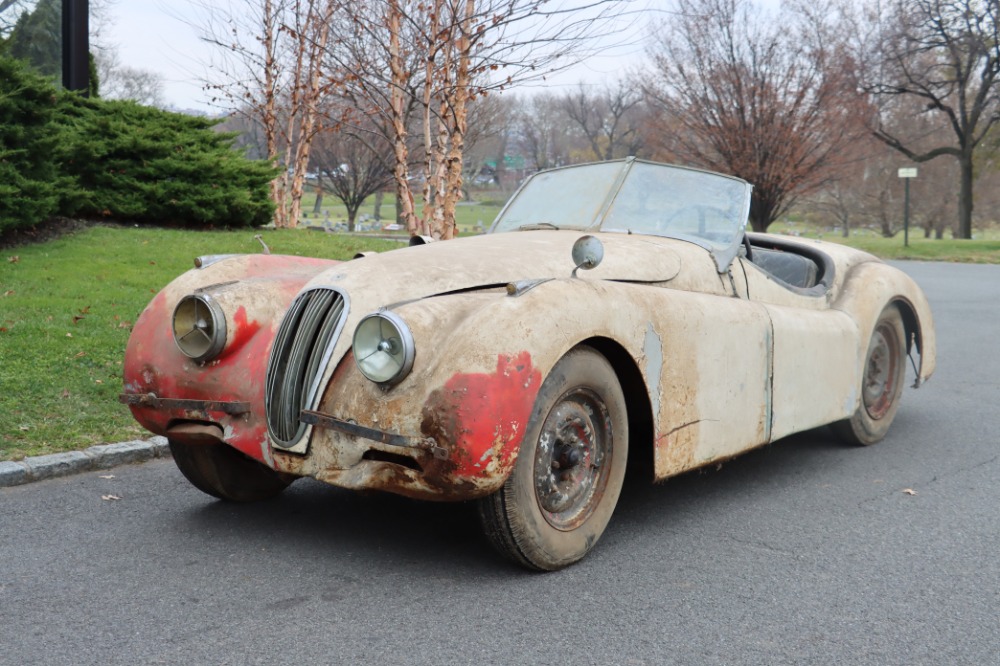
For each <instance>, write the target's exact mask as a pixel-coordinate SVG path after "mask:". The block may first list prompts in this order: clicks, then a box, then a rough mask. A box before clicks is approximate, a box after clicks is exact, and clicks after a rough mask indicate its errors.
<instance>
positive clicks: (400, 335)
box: [351, 310, 416, 388]
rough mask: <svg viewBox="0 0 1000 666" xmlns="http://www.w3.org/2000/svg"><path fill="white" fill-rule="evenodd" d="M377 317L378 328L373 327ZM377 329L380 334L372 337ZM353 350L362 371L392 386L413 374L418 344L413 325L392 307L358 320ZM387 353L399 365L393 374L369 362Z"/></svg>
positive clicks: (385, 385)
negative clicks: (380, 370) (412, 330)
mask: <svg viewBox="0 0 1000 666" xmlns="http://www.w3.org/2000/svg"><path fill="white" fill-rule="evenodd" d="M375 321H378V328H377V329H373V326H372V324H373V322H375ZM386 325H388V326H389V327H391V330H387V329H386ZM375 330H377V335H376V336H374V337H372V335H373V332H374V331H375ZM362 336H368V337H367V339H364V338H362ZM375 337H377V338H378V339H377V340H376V339H375ZM351 351H352V352H353V354H354V363H355V365H357V367H358V371H360V372H361V374H362V375H364V376H365V378H366V379H368V380H369V381H371V382H374V383H375V384H378V385H379V386H382V387H384V388H388V387H390V386H395V385H396V384H398V383H399V382H401V381H403V380H404V379H405V378H406V377H407V376H408V375H409V374H410V371H411V370H412V369H413V359H414V357H415V356H416V345H415V344H414V341H413V334H412V333H411V332H410V327H409V326H407V324H406V322H405V321H404V320H403V318H402V317H400V316H399V315H398V314H396V313H395V312H391V311H389V310H380V311H378V312H372V313H371V314H367V315H365V316H364V317H362V318H361V321H359V322H358V325H357V326H356V327H355V329H354V336H353V338H352V340H351ZM377 355H381V356H377ZM385 356H389V357H390V358H391V359H392V360H393V361H394V365H395V368H396V369H395V371H394V372H392V373H391V374H390V373H387V372H384V371H382V372H379V369H378V368H376V367H374V363H369V362H368V361H369V360H373V361H378V360H384V359H385ZM383 365H384V364H383Z"/></svg>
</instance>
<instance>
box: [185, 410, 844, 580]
mask: <svg viewBox="0 0 1000 666" xmlns="http://www.w3.org/2000/svg"><path fill="white" fill-rule="evenodd" d="M843 451H844V445H843V444H841V443H839V442H838V441H837V440H836V439H835V438H834V437H833V435H832V434H831V433H830V432H829V430H828V429H825V428H822V429H817V430H813V431H809V432H806V433H801V434H797V435H794V436H791V437H788V438H785V439H782V440H780V441H778V442H775V443H773V444H769V445H767V446H764V447H761V448H759V449H756V450H754V451H751V452H749V453H746V454H743V455H741V456H739V457H737V458H734V459H732V460H730V461H727V462H725V463H722V464H716V465H710V466H708V467H705V468H702V469H700V470H694V471H691V472H687V473H685V474H681V475H679V476H676V477H673V478H671V479H668V480H667V481H666V482H662V483H653V482H652V477H651V468H650V469H648V470H638V469H630V470H629V476H628V477H627V478H626V483H625V487H624V489H623V491H622V495H621V498H620V499H619V502H618V506H617V508H616V511H615V515H614V516H613V518H612V521H611V524H610V526H609V528H608V530H607V532H606V533H605V536H604V538H603V540H604V541H608V542H609V543H610V542H617V541H619V540H620V539H626V540H628V539H634V538H641V530H646V529H650V528H653V529H657V528H662V529H669V526H670V524H671V522H672V521H673V520H675V519H677V518H680V517H685V516H686V515H687V514H693V513H697V514H699V515H701V514H702V513H703V512H705V511H706V510H707V509H709V510H710V509H711V508H713V507H715V508H717V509H718V510H725V508H726V507H727V506H728V505H732V504H733V503H734V502H737V501H740V498H742V497H745V496H746V494H747V493H752V492H760V491H761V488H767V487H774V486H780V485H782V484H783V483H786V482H787V481H788V479H789V476H790V475H793V476H794V475H796V474H801V473H804V472H805V473H813V472H814V473H816V474H820V475H821V474H824V473H827V472H824V469H825V470H829V467H830V466H831V465H834V466H835V465H836V460H837V458H839V457H841V456H842V455H843ZM189 491H190V492H191V493H197V494H198V497H199V498H202V499H203V501H201V502H195V503H194V504H193V505H192V506H191V507H190V508H188V509H186V510H185V511H183V512H182V513H181V515H180V516H179V517H178V520H179V521H180V522H181V523H182V525H178V527H182V529H184V531H185V532H200V533H202V534H204V535H205V536H206V538H211V539H212V540H215V541H218V540H219V539H223V540H227V541H228V540H230V539H231V542H230V543H228V544H227V545H231V546H232V547H234V548H235V547H237V546H238V545H240V544H244V542H245V541H249V542H250V544H251V545H256V546H258V547H259V548H261V549H265V548H266V549H268V550H269V551H270V552H271V553H272V555H271V556H272V557H276V558H278V559H282V558H287V557H294V558H298V559H301V558H309V557H318V558H337V557H351V558H354V557H360V558H364V559H365V560H366V561H368V562H370V563H371V564H372V566H376V567H377V566H380V563H381V564H384V565H387V566H390V565H392V566H399V565H400V564H403V563H405V564H406V565H407V566H411V567H412V569H413V570H415V571H420V570H424V569H428V570H429V569H435V568H438V567H439V566H440V565H441V564H442V563H445V562H446V563H448V567H451V568H454V567H456V566H458V567H460V568H461V569H462V570H463V571H466V572H468V573H473V575H477V576H481V575H487V576H489V575H502V576H509V575H510V573H511V572H515V571H521V570H520V569H519V568H518V567H516V566H515V565H513V564H510V563H508V562H507V561H506V560H505V559H503V558H501V557H500V556H499V555H497V554H496V553H495V552H494V551H493V549H492V548H491V547H490V545H489V543H488V542H487V540H486V538H485V537H484V536H483V535H482V534H481V532H480V527H479V520H478V515H477V511H476V506H475V503H474V502H426V501H418V500H411V499H408V498H405V497H400V496H396V495H391V494H388V493H379V492H357V491H350V490H344V489H340V488H336V487H333V486H329V485H327V484H324V483H321V482H319V481H315V480H313V479H300V480H298V481H296V482H295V483H294V484H292V486H291V487H289V488H288V489H287V490H286V491H285V492H284V493H282V494H281V495H279V496H278V497H277V498H275V499H273V500H269V501H264V502H256V503H248V504H237V503H232V502H224V501H218V500H214V499H212V498H210V497H208V496H204V495H201V494H200V493H198V491H196V490H194V489H193V488H190V489H189ZM640 525H641V529H640V528H639V526H640ZM636 531H639V532H640V533H639V534H638V535H635V534H632V533H633V532H636ZM244 545H245V544H244ZM624 548H626V550H627V548H628V546H627V545H624ZM275 551H277V554H276V555H275V554H274V553H275Z"/></svg>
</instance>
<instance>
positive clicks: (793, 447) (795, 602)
mask: <svg viewBox="0 0 1000 666" xmlns="http://www.w3.org/2000/svg"><path fill="white" fill-rule="evenodd" d="M901 266H902V267H903V269H904V270H906V271H907V272H909V273H911V274H912V275H913V276H914V277H916V279H917V280H918V281H919V282H920V284H921V285H922V286H923V287H924V289H925V291H926V292H927V294H928V296H929V298H930V300H931V303H932V306H933V308H934V312H935V316H936V319H937V331H938V340H939V356H940V358H939V366H938V370H937V374H936V375H935V376H934V378H933V379H932V380H931V382H930V383H928V384H927V385H926V386H925V387H924V388H921V389H920V390H916V391H914V390H910V389H908V390H907V391H906V393H905V394H904V398H903V405H902V407H901V409H900V412H899V414H898V416H897V420H896V423H895V425H894V426H893V429H892V430H891V432H890V434H889V436H888V437H887V438H886V439H885V440H884V441H883V442H881V443H880V444H878V445H876V446H874V447H869V448H850V447H845V446H842V445H840V444H838V443H837V442H836V441H834V440H833V439H832V437H831V436H830V434H829V433H828V432H827V431H826V430H825V429H821V430H817V431H814V432H810V433H806V434H805V435H799V436H796V437H793V438H790V439H787V440H784V441H781V442H778V443H776V444H774V445H772V446H768V447H766V448H764V449H760V450H758V451H755V452H752V453H750V454H747V455H745V456H743V457H742V458H739V459H737V460H735V461H732V462H729V463H727V464H725V465H724V466H722V467H721V468H720V469H712V470H710V471H707V472H695V473H691V474H687V475H684V476H682V477H679V478H676V479H672V480H670V481H668V482H667V483H664V484H660V485H656V486H654V485H646V484H643V483H637V482H631V483H629V485H628V487H627V488H626V492H625V495H624V496H623V498H622V501H621V503H620V505H619V508H618V511H617V512H616V515H615V518H614V520H613V521H612V524H611V526H610V528H609V530H608V532H607V533H606V534H605V536H604V538H603V539H602V541H601V543H600V544H599V545H598V547H597V548H596V550H595V551H594V552H592V553H591V554H590V555H589V556H588V557H587V558H586V559H585V560H584V561H583V562H582V563H580V564H578V565H576V566H574V567H571V568H570V569H568V570H565V571H562V572H559V573H554V574H529V573H526V572H522V571H520V570H519V569H517V568H514V567H512V566H510V565H507V564H506V563H505V562H503V561H502V560H499V559H498V558H497V557H496V556H494V555H493V553H492V551H491V550H490V549H489V548H488V546H487V545H486V544H485V543H484V541H482V540H481V539H480V537H479V536H478V533H477V528H476V523H475V519H474V514H473V513H472V511H470V509H469V507H467V506H462V505H436V504H425V503H419V502H412V501H408V500H404V499H400V498H395V497H389V496H378V495H360V494H352V493H348V492H345V491H341V490H338V489H335V488H331V487H326V486H324V485H322V484H319V483H316V482H310V481H300V482H298V483H296V484H295V485H293V486H292V488H291V489H290V490H289V491H288V492H287V493H286V494H284V495H283V496H282V497H281V498H279V499H278V500H276V501H273V502H270V503H265V504H258V505H249V506H234V505H229V504H224V503H220V502H215V501H212V500H211V499H210V498H208V497H207V496H204V495H202V494H200V493H199V492H198V491H196V490H195V489H193V488H192V487H190V486H189V485H188V484H187V482H186V481H184V479H183V478H182V477H181V476H180V474H179V473H178V472H177V471H176V470H175V469H174V467H173V464H172V462H171V461H169V460H165V461H156V462H150V463H146V464H142V465H135V466H127V467H120V468H117V469H114V470H111V471H110V472H93V473H87V474H82V475H79V476H74V477H69V478H64V479H55V480H51V481H45V482H41V483H35V484H31V485H27V486H20V487H15V488H5V489H0V664H12V665H21V664H46V665H50V664H51V665H57V664H74V665H82V664H191V665H195V664H318V663H325V664H435V665H439V664H629V665H638V664H670V663H677V664H906V665H908V666H912V665H914V664H997V663H1000V559H998V557H1000V556H998V553H1000V514H998V511H997V506H998V493H1000V462H998V438H1000V435H998V432H1000V411H998V405H1000V348H998V345H997V339H998V335H1000V266H956V265H947V264H919V263H916V264H915V263H907V264H901ZM911 372H912V371H911ZM111 475H113V478H106V477H108V476H111ZM907 489H909V490H911V491H913V493H915V494H911V493H908V492H904V491H905V490H907ZM110 495H114V496H116V497H120V498H121V499H117V500H115V499H102V496H110Z"/></svg>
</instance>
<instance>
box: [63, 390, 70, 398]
mask: <svg viewBox="0 0 1000 666" xmlns="http://www.w3.org/2000/svg"><path fill="white" fill-rule="evenodd" d="M69 396H70V392H69V389H63V392H62V397H63V398H68V397H69Z"/></svg>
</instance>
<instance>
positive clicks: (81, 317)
mask: <svg viewBox="0 0 1000 666" xmlns="http://www.w3.org/2000/svg"><path fill="white" fill-rule="evenodd" d="M81 319H84V317H83V315H73V325H74V326H76V322H78V321H80V320H81Z"/></svg>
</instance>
